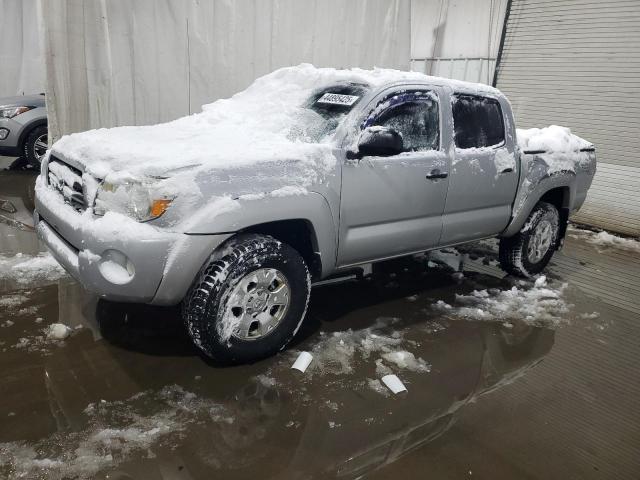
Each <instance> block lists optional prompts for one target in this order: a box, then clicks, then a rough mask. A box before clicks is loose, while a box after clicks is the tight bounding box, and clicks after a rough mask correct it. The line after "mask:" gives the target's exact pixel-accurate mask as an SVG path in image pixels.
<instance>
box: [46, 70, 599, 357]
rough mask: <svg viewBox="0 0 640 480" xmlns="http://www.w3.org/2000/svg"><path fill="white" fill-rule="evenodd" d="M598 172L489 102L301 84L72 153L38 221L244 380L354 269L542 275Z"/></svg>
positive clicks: (483, 94) (280, 84) (401, 83)
mask: <svg viewBox="0 0 640 480" xmlns="http://www.w3.org/2000/svg"><path fill="white" fill-rule="evenodd" d="M595 167H596V161H595V152H594V147H593V145H591V144H590V143H588V142H586V141H584V140H582V139H580V138H579V137H576V136H575V135H572V134H571V133H570V131H569V130H568V129H565V128H562V127H556V126H552V127H549V128H544V129H531V130H525V131H518V132H516V129H515V124H514V120H513V115H512V112H511V107H510V104H509V102H508V100H507V99H506V98H505V97H504V96H503V95H502V94H501V93H500V92H499V91H498V90H496V89H494V88H491V87H488V86H485V85H479V84H472V83H465V82H457V81H452V80H447V79H441V78H434V77H427V76H425V75H422V74H418V73H413V72H399V71H392V70H373V71H365V70H358V69H353V70H335V69H317V68H314V67H312V66H310V65H301V66H298V67H290V68H285V69H281V70H278V71H276V72H273V73H271V74H269V75H266V76H265V77H262V78H260V79H258V80H257V81H256V82H254V84H253V85H251V86H250V87H249V88H248V89H247V90H245V91H243V92H241V93H239V94H237V95H235V96H233V97H231V98H230V99H224V100H219V101H217V102H215V103H213V104H210V105H205V106H204V107H203V112H201V113H198V114H195V115H191V116H188V117H184V118H181V119H178V120H176V121H173V122H169V123H164V124H160V125H153V126H146V127H118V128H112V129H100V130H92V131H88V132H83V133H78V134H73V135H69V136H65V137H63V138H62V139H60V140H59V141H58V142H56V143H55V144H54V145H53V147H52V148H51V150H50V151H49V153H48V154H47V156H46V157H45V159H44V161H43V164H42V173H41V175H40V176H39V177H38V180H37V184H36V213H35V217H36V218H35V220H36V225H37V227H36V228H37V231H38V234H39V236H40V238H42V239H43V240H44V242H45V243H46V244H47V245H48V247H49V248H50V249H51V251H52V252H53V254H54V256H55V257H56V258H57V259H58V260H59V261H60V263H61V264H62V265H63V266H64V267H65V268H66V269H67V270H68V271H69V272H70V273H71V274H72V275H73V276H74V277H75V278H76V279H77V280H78V281H79V282H81V283H82V284H83V285H84V286H85V287H86V288H87V289H89V290H92V291H95V292H97V293H98V294H100V295H101V296H103V297H105V298H107V299H112V300H118V301H128V302H139V303H150V304H156V305H175V304H178V303H181V304H182V311H183V318H184V321H185V323H186V325H187V328H188V331H189V333H190V335H191V337H192V339H193V341H194V343H195V344H196V345H197V346H198V347H199V348H200V349H201V350H202V351H203V352H204V353H205V354H206V355H208V356H210V357H212V358H214V359H216V360H218V361H222V362H229V363H234V362H246V361H252V360H256V359H258V358H261V357H265V356H268V355H271V354H273V353H275V352H277V351H279V350H281V349H283V348H284V347H285V346H286V345H287V343H288V342H289V341H290V340H291V339H292V338H293V337H294V335H295V334H296V332H297V331H298V329H299V327H300V325H301V323H302V321H303V319H304V317H305V312H306V309H307V304H308V302H309V295H310V292H311V286H312V284H313V283H314V282H318V281H321V280H323V279H327V278H329V277H334V276H339V275H341V274H344V273H345V272H353V270H354V268H358V266H361V265H365V264H370V263H372V262H378V261H381V260H385V259H391V258H394V257H399V256H403V255H412V254H416V253H419V252H424V251H428V250H431V249H437V248H441V247H444V246H451V245H457V244H461V243H465V242H472V241H476V240H480V239H485V238H491V237H499V238H500V262H501V265H502V267H503V268H504V269H505V270H506V271H507V272H509V273H511V274H514V275H520V276H531V275H535V274H536V273H538V272H540V271H541V270H542V269H543V268H544V267H545V266H546V265H547V263H548V262H549V260H550V258H551V256H552V255H553V253H554V251H555V250H556V249H558V248H559V247H560V246H561V243H562V240H563V237H564V234H565V230H566V226H567V219H568V217H569V215H570V213H571V212H574V211H576V210H577V209H578V208H580V206H581V205H582V203H583V202H584V200H585V196H586V194H587V190H588V188H589V186H590V184H591V181H592V178H593V176H594V174H595Z"/></svg>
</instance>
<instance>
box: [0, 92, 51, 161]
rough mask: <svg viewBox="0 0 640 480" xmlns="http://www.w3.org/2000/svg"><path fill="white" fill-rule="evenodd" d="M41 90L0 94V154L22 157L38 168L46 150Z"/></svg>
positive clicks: (43, 106) (45, 115)
mask: <svg viewBox="0 0 640 480" xmlns="http://www.w3.org/2000/svg"><path fill="white" fill-rule="evenodd" d="M47 135H48V130H47V109H46V107H45V101H44V94H43V93H42V94H40V95H23V96H19V97H7V98H0V155H5V156H7V157H24V158H26V160H27V161H28V162H29V163H30V164H31V165H33V166H34V167H37V168H39V167H40V162H41V160H42V157H43V156H44V154H45V153H46V152H47V148H48V146H47V142H48V137H47Z"/></svg>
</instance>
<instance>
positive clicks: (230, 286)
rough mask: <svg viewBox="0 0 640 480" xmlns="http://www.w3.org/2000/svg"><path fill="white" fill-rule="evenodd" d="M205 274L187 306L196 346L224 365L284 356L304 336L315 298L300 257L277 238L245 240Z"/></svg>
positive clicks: (187, 320)
mask: <svg viewBox="0 0 640 480" xmlns="http://www.w3.org/2000/svg"><path fill="white" fill-rule="evenodd" d="M226 250H227V252H228V253H226V254H225V255H224V256H223V257H221V258H219V259H216V258H215V257H214V258H213V259H212V260H211V261H210V262H209V264H208V265H206V267H205V268H204V269H203V270H202V271H201V273H200V274H199V276H198V278H197V279H196V281H195V282H194V284H193V285H192V287H191V289H190V290H189V293H188V294H187V297H186V298H185V301H184V302H183V318H184V321H185V323H186V326H187V329H188V331H189V334H190V335H191V338H192V340H193V341H194V343H195V344H196V345H197V346H198V348H200V350H202V352H204V353H205V354H206V355H207V356H209V357H211V358H213V359H214V360H217V361H221V362H224V363H244V362H250V361H254V360H258V359H260V358H264V357H267V356H270V355H273V354H275V353H276V352H278V351H280V350H282V349H283V348H284V347H285V346H286V345H287V344H288V343H289V342H290V341H291V339H292V338H293V336H294V335H295V333H296V332H297V331H298V328H299V327H300V324H301V323H302V320H303V318H304V315H305V312H306V309H307V304H308V302H309V294H310V290H311V288H310V285H311V280H310V275H309V271H308V269H307V266H306V264H305V262H304V260H303V259H302V257H301V256H300V254H299V253H298V252H297V251H296V250H294V249H293V248H291V247H290V246H289V245H286V244H284V243H282V242H280V241H278V240H276V239H274V238H273V237H270V236H267V235H244V236H241V237H238V238H237V239H235V240H234V241H233V243H232V244H231V245H230V246H229V247H228V248H227V249H226Z"/></svg>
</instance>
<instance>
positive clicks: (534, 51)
mask: <svg viewBox="0 0 640 480" xmlns="http://www.w3.org/2000/svg"><path fill="white" fill-rule="evenodd" d="M496 82H497V86H498V88H500V89H501V90H502V91H503V92H504V93H505V94H506V95H507V96H508V97H509V98H510V100H511V102H512V103H513V107H514V108H513V109H514V112H515V115H516V120H517V122H518V126H519V127H520V128H529V127H541V126H546V125H549V124H557V125H564V126H568V127H570V128H571V129H572V131H573V132H574V133H576V134H578V135H580V136H582V137H584V138H586V139H588V140H590V141H592V142H594V143H595V145H596V148H597V155H598V173H597V174H596V178H595V180H594V182H593V186H592V187H591V191H590V192H589V196H588V197H587V201H586V202H585V205H584V207H583V208H582V210H581V211H580V212H579V213H578V214H577V215H576V216H575V218H574V220H575V221H578V222H582V223H585V224H589V225H594V226H598V227H602V228H607V229H611V230H614V231H618V232H622V233H627V234H630V235H640V1H638V0H608V1H602V0H600V1H598V0H513V1H512V2H511V9H510V12H509V17H508V21H507V25H506V30H505V36H504V44H503V48H502V55H501V57H500V63H499V66H498V71H497V81H496Z"/></svg>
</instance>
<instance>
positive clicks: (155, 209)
mask: <svg viewBox="0 0 640 480" xmlns="http://www.w3.org/2000/svg"><path fill="white" fill-rule="evenodd" d="M169 205H171V200H169V199H166V198H163V199H161V200H154V201H153V202H152V203H151V216H152V217H153V218H157V217H159V216H160V215H162V214H163V213H164V212H166V211H167V208H169Z"/></svg>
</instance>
